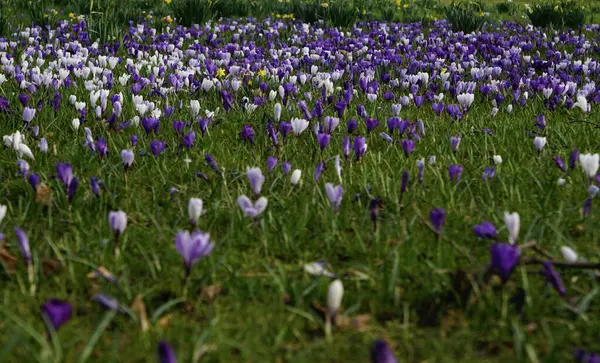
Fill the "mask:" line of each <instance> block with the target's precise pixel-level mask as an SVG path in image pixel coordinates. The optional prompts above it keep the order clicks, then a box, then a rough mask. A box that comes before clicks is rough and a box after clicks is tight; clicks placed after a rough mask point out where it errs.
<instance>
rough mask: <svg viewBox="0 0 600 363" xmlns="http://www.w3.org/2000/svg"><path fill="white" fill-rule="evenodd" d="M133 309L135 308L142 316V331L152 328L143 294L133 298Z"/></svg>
mask: <svg viewBox="0 0 600 363" xmlns="http://www.w3.org/2000/svg"><path fill="white" fill-rule="evenodd" d="M131 310H133V311H134V312H135V313H136V314H137V315H138V316H139V317H140V324H141V327H142V332H147V331H148V329H150V324H149V323H148V314H147V313H146V304H144V297H143V296H142V295H138V296H136V297H135V300H133V304H131Z"/></svg>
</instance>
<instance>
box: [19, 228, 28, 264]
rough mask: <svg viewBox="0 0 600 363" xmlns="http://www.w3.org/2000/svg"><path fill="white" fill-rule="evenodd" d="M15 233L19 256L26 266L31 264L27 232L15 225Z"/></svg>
mask: <svg viewBox="0 0 600 363" xmlns="http://www.w3.org/2000/svg"><path fill="white" fill-rule="evenodd" d="M15 235H16V236H17V242H19V249H20V250H21V256H22V257H23V259H24V260H25V264H26V265H27V266H29V265H31V249H30V248H29V238H28V237H27V233H25V231H23V230H22V229H21V228H19V227H15Z"/></svg>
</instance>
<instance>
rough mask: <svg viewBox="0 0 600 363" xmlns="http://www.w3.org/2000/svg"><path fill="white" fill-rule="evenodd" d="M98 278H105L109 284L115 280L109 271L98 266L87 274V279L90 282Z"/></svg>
mask: <svg viewBox="0 0 600 363" xmlns="http://www.w3.org/2000/svg"><path fill="white" fill-rule="evenodd" d="M98 277H102V278H105V279H106V280H108V281H110V282H115V281H116V278H115V275H113V274H112V273H111V272H110V271H108V270H107V269H106V268H105V267H104V266H98V268H97V269H96V270H94V271H92V272H90V273H89V274H87V278H88V279H90V280H95V279H97V278H98Z"/></svg>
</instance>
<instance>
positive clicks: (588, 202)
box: [583, 198, 592, 217]
mask: <svg viewBox="0 0 600 363" xmlns="http://www.w3.org/2000/svg"><path fill="white" fill-rule="evenodd" d="M591 211H592V198H587V199H586V200H585V202H584V203H583V216H584V217H587V216H589V215H590V212H591Z"/></svg>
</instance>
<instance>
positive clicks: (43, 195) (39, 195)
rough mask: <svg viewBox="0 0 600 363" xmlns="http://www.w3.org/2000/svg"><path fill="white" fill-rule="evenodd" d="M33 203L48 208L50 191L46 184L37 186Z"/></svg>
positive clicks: (50, 196) (50, 197) (50, 198)
mask: <svg viewBox="0 0 600 363" xmlns="http://www.w3.org/2000/svg"><path fill="white" fill-rule="evenodd" d="M35 202H36V203H38V204H41V205H43V206H46V207H48V206H50V204H51V203H52V189H50V187H49V186H47V185H46V184H38V186H37V187H36V188H35Z"/></svg>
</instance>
